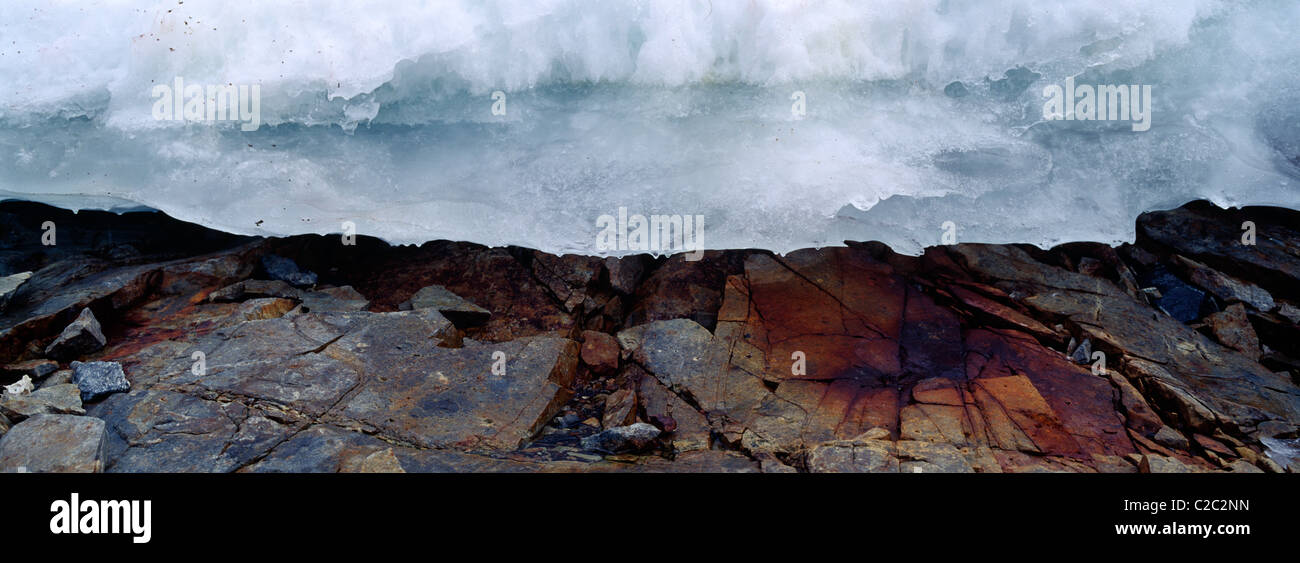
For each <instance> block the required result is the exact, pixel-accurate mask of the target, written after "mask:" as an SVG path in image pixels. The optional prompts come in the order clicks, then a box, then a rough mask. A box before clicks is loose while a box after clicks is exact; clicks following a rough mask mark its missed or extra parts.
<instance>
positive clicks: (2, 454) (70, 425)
mask: <svg viewBox="0 0 1300 563" xmlns="http://www.w3.org/2000/svg"><path fill="white" fill-rule="evenodd" d="M105 438H106V435H105V433H104V421H102V420H100V419H98V418H94V417H89V416H76V415H70V414H38V415H36V416H33V417H31V418H29V419H27V420H25V421H23V422H21V423H18V424H17V425H15V426H14V427H13V428H11V429H9V432H6V433H5V435H4V437H3V438H0V472H4V473H16V472H27V473H99V472H101V471H102V470H103V467H104V457H105V456H104V445H105Z"/></svg>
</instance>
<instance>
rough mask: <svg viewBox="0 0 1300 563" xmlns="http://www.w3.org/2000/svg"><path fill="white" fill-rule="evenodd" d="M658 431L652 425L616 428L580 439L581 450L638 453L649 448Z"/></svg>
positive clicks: (640, 424)
mask: <svg viewBox="0 0 1300 563" xmlns="http://www.w3.org/2000/svg"><path fill="white" fill-rule="evenodd" d="M659 434H660V431H659V429H658V428H655V427H654V425H651V424H646V423H644V422H638V423H636V424H631V425H628V426H616V427H614V428H610V429H608V430H604V431H601V432H600V433H598V434H594V435H591V436H588V437H586V438H583V439H582V447H583V449H587V450H591V451H597V452H605V453H625V452H635V451H640V450H643V449H645V448H646V446H649V445H650V443H651V442H652V441H654V439H655V438H658V437H659Z"/></svg>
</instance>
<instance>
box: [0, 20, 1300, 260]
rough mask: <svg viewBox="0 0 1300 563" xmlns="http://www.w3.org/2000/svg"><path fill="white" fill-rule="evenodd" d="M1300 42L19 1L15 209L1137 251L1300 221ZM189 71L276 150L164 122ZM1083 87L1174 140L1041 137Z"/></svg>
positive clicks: (1047, 30)
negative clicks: (162, 111) (159, 116)
mask: <svg viewBox="0 0 1300 563" xmlns="http://www.w3.org/2000/svg"><path fill="white" fill-rule="evenodd" d="M1298 27H1300V3H1296V2H1293V1H1287V0H1260V1H1230V0H1222V1H1219V0H1150V1H1135V2H1125V3H1122V4H1121V3H1091V2H1068V1H1056V0H1053V1H1046V0H1037V1H1034V0H988V1H983V2H969V1H962V0H924V1H902V0H887V1H873V2H850V1H835V0H811V1H808V2H785V1H778V0H755V1H743V2H742V1H738V0H737V1H724V0H712V1H711V2H710V1H692V0H678V1H666V0H665V1H633V0H627V1H616V0H609V1H605V2H580V1H577V0H537V1H533V2H525V3H519V2H504V1H502V2H495V1H454V0H445V1H438V2H427V3H419V4H416V3H409V4H408V3H391V2H357V1H343V0H339V1H332V2H331V1H326V2H311V3H307V2H264V3H249V4H247V5H241V7H240V9H238V10H236V9H231V8H230V6H229V5H228V4H226V3H223V2H216V1H212V2H209V1H200V0H190V1H187V2H184V3H183V4H180V3H176V2H134V3H132V2H114V1H98V2H95V1H89V2H80V3H68V4H51V3H47V2H43V1H40V0H9V1H7V2H4V3H0V38H3V39H4V41H3V43H4V44H3V45H0V197H18V198H24V199H33V200H39V201H45V202H48V203H52V204H55V205H59V206H63V207H69V208H105V209H122V208H128V207H139V206H145V207H150V208H156V209H160V210H162V211H165V212H167V213H169V214H171V215H173V216H175V217H178V218H180V219H184V220H189V221H194V222H198V223H201V224H204V225H207V226H210V227H214V228H219V229H223V230H227V231H231V232H237V233H244V234H269V235H281V234H296V233H333V232H340V231H341V225H343V224H344V223H345V222H349V223H351V224H353V225H355V227H356V231H357V232H358V233H359V234H366V235H373V236H378V237H381V238H384V239H386V240H389V241H391V242H400V243H408V242H423V241H426V240H432V239H440V238H441V239H455V240H470V241H474V242H479V243H484V244H492V245H500V244H516V245H521V246H528V247H532V248H538V249H541V250H545V251H550V252H581V253H599V252H600V251H599V250H598V249H597V248H596V241H597V236H598V234H599V228H598V226H597V220H598V218H599V217H600V216H602V215H610V214H614V213H616V212H617V211H618V209H619V208H626V209H628V210H632V211H633V212H635V213H640V214H645V215H649V214H680V215H702V216H704V218H705V234H704V237H703V241H704V243H705V245H707V246H708V247H710V248H736V247H761V248H767V249H771V250H775V251H780V252H784V251H788V250H792V249H795V248H802V247H808V246H822V245H832V244H839V243H840V242H841V241H844V240H880V241H883V242H886V243H888V244H890V245H891V246H893V247H894V248H895V249H897V250H900V251H904V252H917V251H919V250H920V249H921V248H922V247H924V246H927V245H932V244H937V243H939V241H940V237H941V235H942V234H943V230H942V229H941V227H940V226H941V225H942V224H943V223H945V222H948V221H951V222H953V223H954V224H955V225H956V226H957V227H958V233H959V235H958V238H959V240H961V241H983V242H1031V243H1037V244H1041V245H1051V244H1056V243H1060V242H1066V241H1072V240H1098V241H1103V242H1115V241H1120V240H1130V239H1131V238H1132V236H1133V233H1132V229H1133V219H1134V218H1135V217H1136V215H1137V214H1138V213H1140V212H1142V211H1145V210H1147V209H1152V208H1161V207H1173V206H1176V205H1179V204H1181V203H1184V202H1186V201H1188V200H1191V199H1196V198H1206V199H1210V200H1212V201H1214V202H1216V203H1219V204H1221V205H1244V204H1270V205H1282V206H1287V207H1293V208H1295V207H1300V92H1297V86H1300V45H1297V44H1296V42H1295V41H1294V30H1295V29H1297V28H1298ZM175 77H184V79H185V80H186V81H187V82H191V83H195V84H204V83H206V84H218V85H221V84H236V85H239V84H256V85H258V86H259V87H260V92H261V98H260V102H261V104H260V108H261V122H262V125H261V127H260V128H258V129H257V130H256V131H250V132H245V131H242V130H240V128H239V127H238V125H237V124H232V123H204V122H178V121H159V120H156V119H154V116H153V113H152V111H151V110H152V106H153V102H154V100H153V98H152V95H151V92H152V88H153V87H154V86H155V85H158V84H166V83H170V82H171V81H172V80H173V79H174V78H175ZM1068 77H1075V78H1076V79H1077V80H1079V81H1080V82H1081V83H1084V82H1086V83H1088V84H1147V85H1152V90H1153V92H1154V94H1153V100H1154V107H1153V118H1152V127H1151V129H1150V130H1149V131H1146V132H1134V131H1132V130H1131V129H1130V127H1129V126H1128V124H1126V123H1115V122H1101V121H1095V122H1086V121H1069V122H1066V121H1052V122H1045V121H1044V120H1043V118H1042V114H1041V111H1040V110H1041V107H1042V104H1043V98H1042V96H1041V93H1042V91H1043V89H1044V87H1046V86H1050V85H1053V84H1061V83H1062V82H1063V81H1064V80H1065V79H1066V78H1068ZM494 92H501V93H503V94H504V97H505V101H506V104H505V110H506V111H505V114H504V115H494V113H493V112H492V105H493V103H494V98H493V93H494ZM796 96H798V99H797V100H796ZM792 100H796V101H792ZM796 103H802V104H803V108H804V109H806V114H804V115H795V114H794V112H792V108H793V105H794V104H796ZM614 253H618V252H617V251H615V252H614Z"/></svg>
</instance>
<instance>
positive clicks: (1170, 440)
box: [1151, 426, 1192, 451]
mask: <svg viewBox="0 0 1300 563" xmlns="http://www.w3.org/2000/svg"><path fill="white" fill-rule="evenodd" d="M1151 439H1152V440H1154V441H1155V442H1156V443H1157V444H1160V445H1162V446H1165V447H1167V448H1173V449H1175V450H1182V451H1187V450H1188V449H1189V448H1191V447H1192V444H1191V442H1189V441H1188V440H1187V436H1184V435H1183V433H1182V432H1179V431H1177V430H1174V429H1173V428H1170V427H1168V426H1162V427H1160V431H1158V432H1156V433H1155V435H1154V436H1152V437H1151Z"/></svg>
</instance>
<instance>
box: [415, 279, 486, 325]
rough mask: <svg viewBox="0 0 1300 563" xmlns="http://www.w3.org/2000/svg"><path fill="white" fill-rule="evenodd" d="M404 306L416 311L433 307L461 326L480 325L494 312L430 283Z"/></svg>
mask: <svg viewBox="0 0 1300 563" xmlns="http://www.w3.org/2000/svg"><path fill="white" fill-rule="evenodd" d="M403 308H404V309H412V310H416V311H418V310H420V309H433V310H435V311H438V312H439V313H442V316H444V317H447V320H449V321H451V322H452V324H454V325H456V326H458V327H461V328H468V327H471V326H479V325H481V324H483V323H486V322H488V319H490V318H492V313H491V312H490V311H488V310H487V309H484V308H482V307H479V306H478V305H475V304H473V303H470V302H469V301H466V300H465V299H463V298H461V296H459V295H456V294H455V293H452V292H450V291H448V290H447V288H445V287H443V286H440V285H430V286H427V287H424V288H422V289H420V291H417V292H415V295H414V296H413V297H411V300H410V301H409V302H408V303H407V304H406V306H404V307H403Z"/></svg>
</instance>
